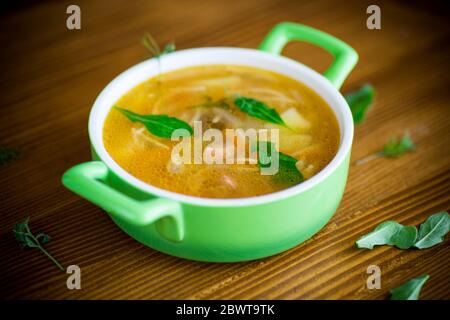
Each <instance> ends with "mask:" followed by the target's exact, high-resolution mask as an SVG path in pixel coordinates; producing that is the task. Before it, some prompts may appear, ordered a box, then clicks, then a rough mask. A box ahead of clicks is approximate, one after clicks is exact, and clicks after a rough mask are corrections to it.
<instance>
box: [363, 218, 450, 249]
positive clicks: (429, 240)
mask: <svg viewBox="0 0 450 320" xmlns="http://www.w3.org/2000/svg"><path fill="white" fill-rule="evenodd" d="M449 230H450V216H449V214H448V212H446V211H441V212H438V213H435V214H433V215H431V216H430V217H428V219H427V220H426V221H425V222H423V223H422V224H421V225H420V228H419V232H417V228H416V227H415V226H403V225H401V224H400V223H398V222H395V221H385V222H383V223H381V224H379V225H378V226H377V227H376V228H375V229H374V230H373V231H372V232H370V233H368V234H366V235H364V236H362V237H361V238H359V239H358V240H357V241H356V246H357V247H358V248H366V249H373V247H374V246H379V245H385V244H387V245H391V246H396V247H397V248H399V249H409V248H411V247H416V248H418V249H426V248H430V247H432V246H434V245H436V244H438V243H441V242H442V241H444V236H445V235H446V234H447V233H448V232H449Z"/></svg>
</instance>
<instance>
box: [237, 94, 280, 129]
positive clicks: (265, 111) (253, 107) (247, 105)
mask: <svg viewBox="0 0 450 320" xmlns="http://www.w3.org/2000/svg"><path fill="white" fill-rule="evenodd" d="M234 103H235V104H236V106H237V107H238V108H239V109H240V110H241V111H243V112H245V113H247V114H248V115H250V116H252V117H255V118H259V119H261V120H265V121H268V122H272V123H276V124H279V125H281V126H284V127H287V126H286V124H285V123H284V121H283V119H281V117H280V115H279V114H278V112H277V111H276V110H275V109H272V108H269V107H268V106H267V105H266V104H265V103H264V102H261V101H259V100H256V99H252V98H247V97H244V96H241V95H237V96H236V97H235V99H234Z"/></svg>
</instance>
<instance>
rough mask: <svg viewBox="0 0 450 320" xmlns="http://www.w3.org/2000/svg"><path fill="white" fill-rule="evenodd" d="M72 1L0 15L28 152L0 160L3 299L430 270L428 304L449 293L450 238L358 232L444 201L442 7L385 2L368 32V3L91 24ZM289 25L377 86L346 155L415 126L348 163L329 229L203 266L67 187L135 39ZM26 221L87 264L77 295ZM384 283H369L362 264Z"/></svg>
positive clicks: (303, 53) (131, 12)
mask: <svg viewBox="0 0 450 320" xmlns="http://www.w3.org/2000/svg"><path fill="white" fill-rule="evenodd" d="M68 4H69V3H67V2H66V1H40V2H38V3H34V2H27V3H26V4H25V5H22V6H18V7H14V6H10V7H8V8H6V9H5V10H4V11H3V12H2V13H1V19H0V29H1V30H2V32H1V34H0V40H1V43H3V44H4V45H3V48H2V50H0V61H1V62H0V63H1V70H2V73H1V75H0V87H1V92H2V98H1V107H0V145H1V146H9V147H15V148H18V149H20V150H22V151H23V157H22V158H21V159H18V160H16V161H14V162H11V163H10V164H9V165H7V166H4V167H0V181H1V183H0V221H1V224H0V237H1V238H0V239H1V241H0V253H1V258H0V297H1V298H3V299H24V298H32V299H79V298H82V299H154V298H155V299H156V298H157V299H175V298H178V299H230V298H231V299H234V298H236V299H267V298H269V299H272V298H277V299H386V298H387V297H388V295H389V293H388V292H389V289H391V288H393V287H396V286H398V285H400V284H401V283H403V282H405V281H406V280H408V279H410V278H412V277H415V276H418V275H421V274H423V273H428V274H430V275H431V278H430V280H429V281H428V282H427V283H426V285H425V286H424V288H423V291H422V295H421V298H423V299H449V298H450V281H449V279H450V269H449V265H448V263H449V259H450V248H449V244H450V243H449V241H448V240H447V241H446V242H444V243H443V244H441V245H439V246H436V247H433V248H431V249H428V250H420V251H419V250H408V251H401V250H398V249H395V248H390V247H379V248H376V250H372V251H369V250H358V249H356V248H355V247H354V242H355V240H356V239H357V238H358V237H360V236H361V235H362V234H364V233H367V232H368V231H370V230H371V229H372V228H374V227H375V226H376V225H377V224H378V223H380V222H382V221H385V220H388V219H394V220H397V221H398V222H400V223H404V224H410V225H412V224H415V225H417V224H419V223H421V222H422V221H423V220H425V219H426V218H427V217H428V216H429V215H430V214H432V213H434V212H437V211H439V210H448V209H449V207H450V147H449V146H450V130H449V128H448V126H449V121H450V105H449V103H450V91H449V84H450V75H449V70H450V68H449V67H450V61H449V57H450V56H449V53H450V26H449V24H448V14H447V13H446V12H444V11H443V10H442V7H439V6H438V5H434V4H433V3H429V2H427V5H426V6H424V5H423V4H422V5H420V6H418V5H411V2H407V1H398V2H387V1H386V2H381V3H380V4H379V5H380V6H381V9H382V30H378V31H370V30H368V29H367V28H366V27H365V21H366V14H365V9H366V8H367V6H368V5H369V4H370V3H369V2H366V1H345V2H340V3H339V5H337V4H336V2H332V1H323V0H319V1H308V2H306V1H305V2H300V1H276V0H250V1H219V0H205V1H193V0H185V1H143V0H138V1H125V0H117V1H86V0H85V1H77V4H79V5H80V7H81V10H82V29H81V30H80V31H68V30H67V29H66V26H65V19H66V14H65V11H66V6H67V5H68ZM280 21H296V22H300V23H304V24H307V25H311V26H313V27H316V28H319V29H321V30H324V31H325V32H329V33H331V34H334V35H335V36H337V37H339V38H341V39H343V40H344V41H346V42H348V43H349V44H350V45H352V46H353V47H354V48H355V49H356V50H357V51H358V52H359V54H360V62H359V64H358V65H357V68H356V69H355V71H354V72H353V73H352V74H351V76H350V77H349V79H348V81H347V82H346V85H345V87H344V88H343V91H344V92H345V91H347V90H349V89H353V88H356V87H358V86H360V85H361V84H363V83H365V82H370V83H372V84H373V85H374V86H375V87H376V89H377V93H378V94H377V98H376V104H375V106H374V108H373V109H372V110H371V112H370V114H369V116H368V118H367V121H366V122H365V123H364V124H362V125H361V126H359V127H358V128H357V129H356V132H355V142H354V146H353V152H352V161H355V160H357V159H360V158H362V157H364V156H366V155H368V154H371V153H373V152H375V151H377V150H378V149H379V148H380V146H382V145H383V143H384V142H385V141H386V140H387V139H388V138H390V137H392V136H394V137H395V136H400V135H401V134H402V133H403V131H404V130H405V129H408V130H409V131H410V133H411V135H412V137H413V139H414V140H415V141H416V143H417V145H418V149H417V151H416V152H414V153H410V154H407V155H405V156H403V157H401V158H399V159H395V160H392V159H378V160H374V161H372V162H370V163H367V164H365V165H360V166H355V165H352V167H351V168H350V176H349V180H348V184H347V189H346V193H345V196H344V199H343V202H342V204H341V206H340V207H339V210H338V211H337V213H336V214H335V216H334V217H333V219H332V220H331V221H330V223H329V224H328V225H327V226H326V227H325V228H324V229H323V230H322V231H321V232H319V233H318V234H317V235H315V236H314V237H313V238H312V239H310V240H309V241H307V242H306V243H304V244H302V245H300V246H298V247H296V248H293V249H291V250H289V251H287V252H284V253H282V254H279V255H276V256H273V257H270V258H267V259H263V260H258V261H253V262H247V263H233V264H209V263H200V262H192V261H187V260H182V259H178V258H174V257H171V256H167V255H164V254H162V253H159V252H157V251H154V250H152V249H150V248H147V247H144V246H143V245H141V244H139V243H138V242H136V241H135V240H133V239H132V238H130V237H128V236H127V235H126V234H124V233H123V232H122V231H120V230H119V229H118V228H117V227H116V226H115V225H114V223H113V222H112V221H111V220H110V219H109V218H108V216H107V215H106V214H105V213H104V212H103V211H102V210H101V209H99V208H98V207H96V206H94V205H92V204H90V203H89V202H87V201H85V200H83V199H81V198H79V197H78V196H76V195H74V194H72V193H71V192H69V191H68V190H66V189H64V188H63V187H62V185H61V183H60V178H61V175H62V174H63V172H64V171H65V170H66V169H67V168H69V167H71V166H72V165H74V164H77V163H80V162H83V161H88V160H89V159H90V151H89V144H88V136H87V119H88V114H89V110H90V108H91V106H92V103H93V101H94V99H95V98H96V96H97V94H98V93H99V92H100V91H101V90H102V88H103V87H104V86H105V85H106V84H107V83H108V82H109V81H110V80H111V79H112V78H113V77H115V76H116V75H117V74H119V73H120V72H122V71H123V70H125V69H126V68H128V67H130V66H131V65H133V64H135V63H137V62H139V61H141V60H142V58H143V57H144V54H145V52H144V50H143V48H142V47H141V45H140V44H139V39H140V37H141V35H142V34H143V33H144V32H146V31H149V32H151V33H152V34H153V35H154V36H155V37H156V38H157V39H158V41H159V42H160V43H166V42H168V41H170V40H175V41H176V44H177V47H178V48H180V49H183V48H190V47H203V46H239V47H250V48H255V47H256V46H257V45H258V44H259V42H260V41H261V39H262V38H263V37H264V35H265V34H266V33H267V32H268V31H269V30H270V28H271V27H273V26H274V25H275V24H276V23H277V22H280ZM284 54H285V55H287V56H289V57H291V58H293V59H297V60H299V61H302V62H304V63H305V64H307V65H310V66H312V67H313V68H316V69H317V70H321V71H323V70H324V69H325V68H326V66H327V64H328V63H329V62H330V61H331V58H330V57H329V56H328V55H327V54H326V53H324V52H322V51H321V50H320V49H317V48H315V47H313V46H310V45H305V44H300V43H294V44H291V45H289V46H288V47H287V48H286V50H285V52H284ZM26 216H30V217H31V222H30V225H31V227H32V230H35V231H38V230H44V231H45V232H46V233H48V234H49V235H51V236H52V238H53V240H52V241H51V242H50V243H49V244H48V245H47V246H46V247H47V248H48V250H49V251H50V252H51V253H52V254H53V255H54V256H55V257H57V258H58V259H59V260H60V261H61V262H62V263H63V264H64V265H66V266H67V265H70V264H76V265H79V266H80V267H81V270H82V289H81V290H74V291H70V290H68V289H67V288H66V276H67V275H66V274H65V273H62V272H60V271H59V270H58V269H57V268H55V267H54V266H53V265H52V264H51V263H50V262H49V261H48V260H47V259H46V258H45V257H44V256H43V255H42V254H40V253H39V252H37V251H34V250H25V249H24V250H21V249H19V247H18V245H17V243H16V240H15V239H14V237H13V233H12V226H13V224H14V223H16V222H18V221H20V220H22V219H23V218H24V217H26ZM372 264H376V265H378V266H379V267H380V268H381V270H382V289H380V290H368V289H366V286H365V284H366V279H367V276H368V275H367V273H366V269H367V267H368V266H369V265H372Z"/></svg>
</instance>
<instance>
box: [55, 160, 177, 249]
mask: <svg viewBox="0 0 450 320" xmlns="http://www.w3.org/2000/svg"><path fill="white" fill-rule="evenodd" d="M108 174H109V170H108V167H107V166H106V165H105V164H104V163H103V162H101V161H90V162H85V163H81V164H78V165H76V166H74V167H72V168H70V169H69V170H67V171H66V172H65V173H64V175H63V177H62V183H63V184H64V185H65V186H66V187H67V188H68V189H70V190H72V191H73V192H75V193H77V194H78V195H80V196H82V197H83V198H85V199H87V200H89V201H91V202H93V203H95V204H96V205H98V206H100V207H101V208H103V209H105V210H106V211H108V212H109V213H110V214H111V215H112V216H113V217H115V218H118V219H120V220H123V221H125V222H127V223H130V224H132V225H135V226H137V227H144V226H147V225H150V224H152V223H154V222H156V221H158V220H160V219H163V218H164V219H166V218H167V220H166V221H165V222H164V223H161V225H160V226H161V228H159V230H160V231H161V233H162V234H163V235H164V237H165V238H167V239H168V240H171V241H182V240H183V238H184V222H183V212H182V208H181V205H180V204H179V203H178V202H176V201H173V200H169V199H163V198H158V199H152V200H145V201H138V200H136V199H133V198H131V197H129V196H128V195H125V194H124V193H121V192H120V191H118V190H116V189H114V188H113V187H111V186H110V185H108V184H107V178H108Z"/></svg>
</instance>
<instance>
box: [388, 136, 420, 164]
mask: <svg viewBox="0 0 450 320" xmlns="http://www.w3.org/2000/svg"><path fill="white" fill-rule="evenodd" d="M415 148H416V146H415V144H414V142H413V141H412V140H411V137H410V136H409V134H408V132H405V133H404V135H403V137H402V138H401V139H400V141H397V139H390V140H389V141H388V142H387V143H386V144H385V145H384V147H383V151H382V155H383V156H385V157H391V158H395V157H399V156H401V155H403V154H405V153H406V152H409V151H413V150H415Z"/></svg>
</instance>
